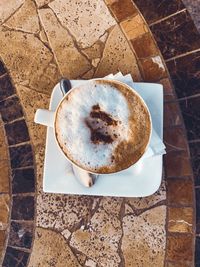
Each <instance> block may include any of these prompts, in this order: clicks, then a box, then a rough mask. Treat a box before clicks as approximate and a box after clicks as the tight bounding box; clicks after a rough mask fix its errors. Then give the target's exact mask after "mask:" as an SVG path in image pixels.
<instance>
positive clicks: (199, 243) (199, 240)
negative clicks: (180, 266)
mask: <svg viewBox="0 0 200 267" xmlns="http://www.w3.org/2000/svg"><path fill="white" fill-rule="evenodd" d="M199 252H200V237H199V236H196V240H195V266H196V267H199V265H200V253H199Z"/></svg>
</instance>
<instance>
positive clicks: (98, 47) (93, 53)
mask: <svg viewBox="0 0 200 267" xmlns="http://www.w3.org/2000/svg"><path fill="white" fill-rule="evenodd" d="M104 46H105V45H104V43H103V42H101V41H99V40H98V41H97V42H96V43H95V44H93V45H92V46H91V47H88V48H85V49H83V50H82V51H83V53H84V54H85V55H87V57H88V58H90V59H95V58H100V57H101V56H102V53H103V50H104Z"/></svg>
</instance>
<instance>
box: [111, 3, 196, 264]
mask: <svg viewBox="0 0 200 267" xmlns="http://www.w3.org/2000/svg"><path fill="white" fill-rule="evenodd" d="M120 2H121V1H114V3H113V1H109V0H107V3H108V6H109V8H110V10H111V12H113V13H114V16H115V17H120V16H121V12H123V11H121V10H120V9H116V5H117V3H120ZM126 2H127V1H126ZM130 2H131V1H130ZM134 2H135V3H136V4H137V7H139V8H140V11H142V12H143V15H144V17H145V19H146V20H147V21H148V23H149V24H150V28H148V27H147V28H145V27H143V26H142V25H143V24H144V23H145V22H144V21H143V18H142V16H141V15H140V12H139V13H138V14H136V13H135V9H136V8H137V7H136V6H134V8H132V10H134V12H133V13H132V15H130V14H129V17H128V19H126V18H123V21H121V22H120V26H121V27H122V29H123V31H124V33H125V35H126V37H127V39H128V40H130V43H131V45H132V48H133V50H134V51H135V54H136V57H137V58H138V61H139V64H140V67H141V69H142V73H143V79H144V80H145V81H155V82H161V83H162V84H163V86H164V90H165V112H166V113H165V120H164V127H165V131H164V140H165V144H166V147H167V154H166V156H165V174H166V182H167V184H166V186H167V204H168V205H167V221H166V227H167V245H166V256H165V257H166V266H170V264H171V265H172V266H174V265H175V264H177V266H183V265H184V264H186V265H187V266H192V265H193V264H194V235H195V223H194V212H195V208H194V200H193V198H194V186H193V172H192V168H191V163H190V153H189V148H188V141H187V136H186V131H185V126H184V122H183V119H182V115H181V112H180V107H179V103H178V101H177V100H176V99H177V97H176V92H175V90H174V88H173V85H172V83H171V81H170V78H169V76H168V71H167V69H166V67H165V62H164V60H163V56H164V58H169V57H172V56H176V55H179V54H180V53H183V52H187V51H190V50H188V49H190V48H189V46H188V45H187V43H186V40H187V42H190V41H191V40H190V39H188V37H189V36H187V35H185V34H184V33H182V32H181V33H180V31H178V28H179V27H181V29H182V28H183V27H182V26H181V25H184V27H185V29H186V31H187V34H188V30H187V28H188V27H189V28H191V27H192V26H193V25H194V24H193V22H192V20H191V19H190V17H189V15H188V14H187V11H185V9H184V6H183V4H182V2H181V1H173V3H172V5H171V3H170V5H169V3H168V1H162V3H160V2H159V3H158V1H142V0H141V1H140V0H137V1H134ZM119 5H120V4H119ZM155 10H156V12H155ZM151 12H152V13H151ZM174 12H176V13H177V15H174V16H172V14H173V13H174ZM118 13H119V14H118ZM163 16H168V19H166V20H164V19H163ZM181 16H182V17H181ZM184 16H187V19H186V17H184ZM177 17H178V18H179V20H176V18H177ZM158 20H160V21H159V22H158V23H157V21H158ZM176 23H177V25H176ZM165 27H167V30H166V29H165ZM170 27H171V28H170ZM138 28H140V29H141V30H140V31H137V30H134V29H138ZM156 28H157V29H158V31H163V33H164V34H165V35H166V37H165V36H163V35H160V37H159V35H158V34H157V32H156ZM189 32H191V31H189ZM193 32H194V34H193V36H194V38H193V39H192V42H190V45H191V46H190V47H191V49H196V48H198V47H199V36H198V32H197V31H196V29H195V28H193V31H192V33H193ZM152 33H153V35H154V38H155V41H157V44H158V46H159V48H160V49H161V53H162V54H161V53H160V51H159V50H158V49H157V46H156V43H155V41H154V38H153V36H152ZM169 33H170V34H169ZM159 38H160V39H159ZM169 38H172V40H170V39H169ZM183 38H184V39H183ZM174 40H175V41H177V44H176V42H175V41H174ZM181 40H182V41H184V42H183V44H182V43H181V44H182V45H183V48H181V46H180V45H179V46H178V44H179V42H180V41H181ZM172 46H174V47H172ZM184 47H186V48H187V49H185V48H184ZM143 51H145V52H143ZM170 51H171V52H170ZM169 62H170V61H169ZM172 63H173V62H172ZM173 64H174V65H175V64H176V62H175V63H173ZM190 64H191V65H192V63H190ZM180 65H181V64H180ZM168 66H169V65H168ZM175 66H176V65H175ZM182 68H184V67H183V66H182ZM188 68H189V67H188ZM193 68H195V66H194V67H193ZM169 70H170V69H169ZM184 71H185V72H186V70H185V69H184ZM172 79H173V76H172ZM197 79H198V78H197ZM166 80H167V82H166ZM179 80H181V78H180V76H179ZM182 82H183V81H182ZM194 84H195V83H194ZM194 86H195V85H194ZM175 89H176V87H175ZM188 90H189V89H188ZM182 105H183V103H182ZM182 110H183V109H182ZM183 115H184V114H183ZM188 123H189V120H188ZM193 125H195V122H194V123H193ZM186 126H187V123H186ZM196 127H197V126H196ZM185 185H187V186H185ZM175 189H176V190H175ZM185 195H187V197H186V198H185V199H184V196H185ZM185 224H186V225H185ZM173 264H174V265H173Z"/></svg>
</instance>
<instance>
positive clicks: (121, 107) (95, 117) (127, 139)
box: [55, 80, 149, 173]
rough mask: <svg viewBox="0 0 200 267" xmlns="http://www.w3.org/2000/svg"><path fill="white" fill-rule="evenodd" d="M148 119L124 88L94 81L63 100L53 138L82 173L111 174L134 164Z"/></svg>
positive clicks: (135, 99) (119, 85)
mask: <svg viewBox="0 0 200 267" xmlns="http://www.w3.org/2000/svg"><path fill="white" fill-rule="evenodd" d="M148 125H149V117H148V114H147V113H146V111H145V109H144V107H143V105H142V103H141V101H139V100H138V97H137V96H136V95H135V94H134V93H133V92H132V91H131V90H130V89H128V88H126V86H123V85H121V84H120V83H119V84H118V83H115V82H113V81H106V80H95V81H91V82H88V83H86V84H84V85H81V86H80V87H77V88H74V89H73V90H72V91H71V93H69V94H68V96H67V98H65V99H64V100H63V102H62V103H61V105H60V107H59V109H58V111H57V119H56V124H55V128H56V135H57V139H58V143H59V145H60V147H62V149H63V151H64V153H65V154H66V155H67V156H68V158H69V159H70V160H71V161H72V162H74V163H76V164H77V165H78V166H80V167H82V168H84V169H85V170H88V171H91V172H98V173H111V172H114V171H119V170H122V169H125V168H127V167H129V166H130V165H131V164H133V163H134V162H136V161H137V159H138V158H139V157H140V155H141V151H143V149H145V146H146V143H147V142H148V136H149V134H148V127H149V126H148Z"/></svg>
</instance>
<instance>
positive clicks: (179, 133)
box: [164, 125, 188, 153]
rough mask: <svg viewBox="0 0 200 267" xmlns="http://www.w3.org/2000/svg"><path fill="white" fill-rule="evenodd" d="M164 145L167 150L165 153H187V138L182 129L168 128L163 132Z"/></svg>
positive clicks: (179, 127)
mask: <svg viewBox="0 0 200 267" xmlns="http://www.w3.org/2000/svg"><path fill="white" fill-rule="evenodd" d="M164 143H165V146H166V149H167V153H169V152H171V151H174V150H176V151H180V150H185V151H188V145H187V137H186V133H185V131H184V129H183V127H181V126H178V127H172V125H171V126H169V127H168V128H165V130H164Z"/></svg>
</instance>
